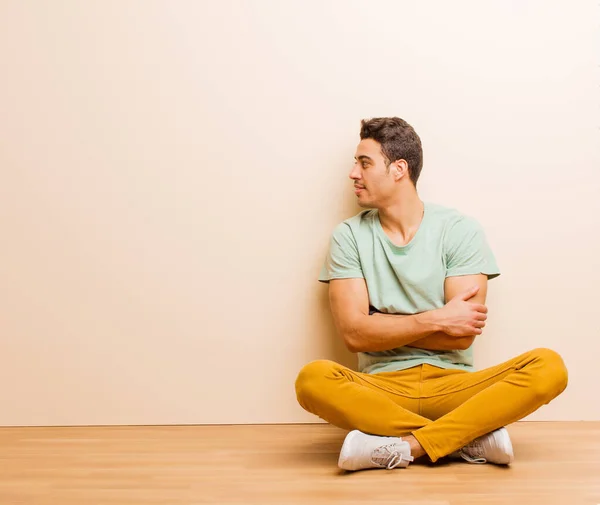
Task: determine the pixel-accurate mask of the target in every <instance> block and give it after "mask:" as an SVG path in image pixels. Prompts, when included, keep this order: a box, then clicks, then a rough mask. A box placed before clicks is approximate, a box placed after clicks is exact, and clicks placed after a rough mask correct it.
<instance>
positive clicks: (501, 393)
mask: <svg viewBox="0 0 600 505" xmlns="http://www.w3.org/2000/svg"><path fill="white" fill-rule="evenodd" d="M567 380H568V373H567V369H566V367H565V364H564V362H563V360H562V358H561V357H560V356H559V355H558V354H557V353H556V352H554V351H552V350H550V349H534V350H533V351H529V352H526V353H524V354H522V355H520V356H517V357H516V358H514V359H511V360H509V361H507V362H505V363H502V364H500V365H497V366H494V367H491V368H487V369H485V370H481V371H478V372H473V373H454V374H448V375H443V376H441V377H438V378H435V379H433V380H430V381H427V380H425V382H424V386H423V396H422V402H423V412H424V413H425V414H426V415H428V416H429V417H430V418H432V419H435V421H432V422H431V423H429V424H427V425H426V426H424V427H423V428H420V429H417V430H415V431H414V432H413V435H414V436H415V437H416V438H417V440H418V441H419V442H420V444H421V445H422V446H423V449H425V451H426V452H427V454H428V455H429V457H430V458H431V460H432V461H436V460H437V459H439V458H441V457H443V456H446V455H448V454H450V453H452V452H454V451H456V450H458V449H460V448H461V447H464V446H465V445H466V444H468V443H469V442H470V441H472V440H474V439H475V438H477V437H479V436H481V435H484V434H486V433H489V432H490V431H493V430H495V429H497V428H500V427H502V426H505V425H507V424H510V423H513V422H515V421H518V420H519V419H522V418H523V417H525V416H527V415H529V414H531V413H532V412H534V411H536V410H537V409H538V408H539V407H541V406H542V405H544V404H547V403H549V402H550V401H551V400H553V399H554V398H556V397H557V396H558V395H559V394H560V393H562V392H563V391H564V389H565V388H566V387H567Z"/></svg>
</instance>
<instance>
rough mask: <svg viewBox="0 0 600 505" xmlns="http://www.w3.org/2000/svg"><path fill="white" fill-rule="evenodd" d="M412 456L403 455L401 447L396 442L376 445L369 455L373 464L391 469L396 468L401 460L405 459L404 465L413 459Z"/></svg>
mask: <svg viewBox="0 0 600 505" xmlns="http://www.w3.org/2000/svg"><path fill="white" fill-rule="evenodd" d="M413 460H414V458H413V457H412V456H405V455H404V454H402V452H401V448H400V446H399V445H398V444H388V445H382V446H380V447H377V449H375V450H374V451H373V456H372V457H371V462H372V463H373V464H374V465H377V466H379V467H381V468H387V469H388V470H391V469H392V468H396V467H397V466H399V465H400V464H401V463H402V462H403V461H406V465H404V466H408V463H409V462H411V461H413Z"/></svg>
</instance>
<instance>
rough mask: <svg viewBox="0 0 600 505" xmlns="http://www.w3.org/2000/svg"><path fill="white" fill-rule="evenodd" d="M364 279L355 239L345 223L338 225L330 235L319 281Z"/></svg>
mask: <svg viewBox="0 0 600 505" xmlns="http://www.w3.org/2000/svg"><path fill="white" fill-rule="evenodd" d="M357 278H358V279H361V278H364V274H363V271H362V268H361V266H360V257H359V254H358V247H357V245H356V239H355V238H354V234H353V233H352V229H351V228H350V226H349V225H348V224H347V223H341V224H339V225H338V226H337V227H336V228H335V230H334V231H333V233H332V235H331V239H330V241H329V250H328V252H327V257H326V258H325V263H324V265H323V267H322V268H321V273H320V275H319V281H321V282H329V281H330V280H333V279H357Z"/></svg>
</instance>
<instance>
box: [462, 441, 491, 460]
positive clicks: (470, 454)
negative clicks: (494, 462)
mask: <svg viewBox="0 0 600 505" xmlns="http://www.w3.org/2000/svg"><path fill="white" fill-rule="evenodd" d="M458 454H459V455H460V457H461V458H462V459H464V460H465V461H468V462H469V463H477V464H483V463H487V459H485V458H484V457H483V446H482V445H481V442H479V441H478V440H474V441H473V442H471V443H470V444H469V445H467V446H466V447H463V448H462V449H461V450H460V451H458Z"/></svg>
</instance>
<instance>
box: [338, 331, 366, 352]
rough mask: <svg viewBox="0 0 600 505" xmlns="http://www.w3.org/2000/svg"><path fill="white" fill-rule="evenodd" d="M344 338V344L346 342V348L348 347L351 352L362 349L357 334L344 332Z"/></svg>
mask: <svg viewBox="0 0 600 505" xmlns="http://www.w3.org/2000/svg"><path fill="white" fill-rule="evenodd" d="M342 339H343V340H344V344H346V349H348V350H349V351H350V352H361V351H362V349H361V346H360V345H359V343H358V341H357V338H356V335H355V334H353V333H350V332H345V333H343V334H342Z"/></svg>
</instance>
